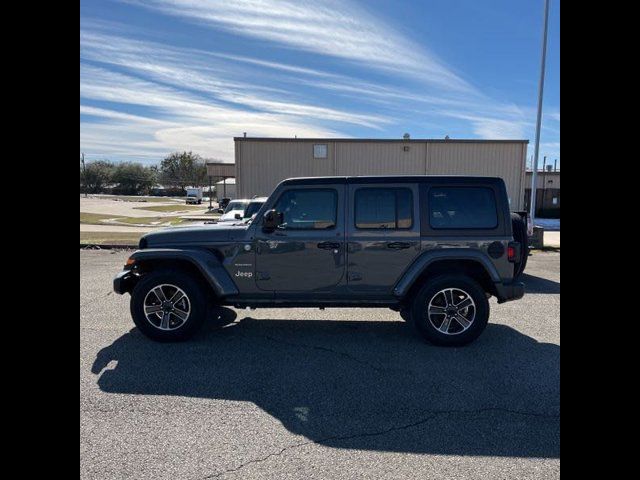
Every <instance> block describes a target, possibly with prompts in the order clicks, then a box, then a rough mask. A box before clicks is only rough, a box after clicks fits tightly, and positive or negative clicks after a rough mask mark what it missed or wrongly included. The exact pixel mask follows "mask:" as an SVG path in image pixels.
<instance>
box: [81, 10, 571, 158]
mask: <svg viewBox="0 0 640 480" xmlns="http://www.w3.org/2000/svg"><path fill="white" fill-rule="evenodd" d="M542 11H543V0H522V1H517V2H513V1H510V0H481V1H478V0H424V1H403V0H395V1H392V0H374V1H371V0H370V1H355V0H352V1H334V0H315V1H304V0H299V1H295V0H281V1H273V0H271V1H268V0H223V1H218V0H202V1H195V0H94V1H92V0H82V2H81V4H80V149H81V151H83V152H84V153H85V155H86V158H87V159H89V160H93V159H102V158H106V159H110V160H114V161H121V160H135V161H141V162H144V163H156V162H158V161H160V160H161V159H162V158H163V157H164V156H165V155H167V154H168V153H170V152H172V151H176V150H192V151H194V152H196V153H199V154H201V155H202V156H204V157H206V158H215V159H220V160H226V161H232V160H233V148H234V146H233V140H232V137H233V136H242V134H243V132H247V135H248V136H270V137H276V136H277V137H293V136H294V135H297V136H298V137H367V138H369V137H371V138H401V137H402V135H403V134H404V133H405V132H408V133H410V134H411V137H412V138H444V136H445V135H449V136H450V137H451V138H493V139H513V138H517V139H521V138H524V139H529V140H530V145H529V153H528V156H529V157H530V156H531V155H532V154H533V141H534V135H535V116H536V101H537V87H538V75H539V68H540V65H539V64H540V44H541V35H542ZM559 23H560V22H559V1H558V0H552V1H551V14H550V19H549V40H548V42H549V43H548V51H547V55H548V57H547V75H546V82H545V95H544V117H543V127H542V136H541V147H540V162H542V156H543V155H547V157H548V159H549V161H551V162H553V160H554V159H556V158H558V159H559V158H560V157H559V153H560V66H559V63H560V62H559V59H560V51H559V50H560V49H559V47H560V39H559V38H560V36H559Z"/></svg>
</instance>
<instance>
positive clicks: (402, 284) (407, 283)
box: [393, 248, 500, 298]
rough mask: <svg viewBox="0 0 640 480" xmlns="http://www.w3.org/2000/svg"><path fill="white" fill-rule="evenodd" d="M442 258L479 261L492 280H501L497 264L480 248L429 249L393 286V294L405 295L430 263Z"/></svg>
mask: <svg viewBox="0 0 640 480" xmlns="http://www.w3.org/2000/svg"><path fill="white" fill-rule="evenodd" d="M440 260H472V261H475V262H478V263H479V264H480V265H482V266H483V267H484V269H485V270H486V272H487V273H488V274H489V277H490V278H491V281H492V282H494V283H497V282H500V275H499V274H498V270H497V269H496V267H495V265H493V263H491V260H489V259H488V258H487V256H486V255H485V254H484V253H482V252H480V251H479V250H470V249H467V248H450V249H447V250H429V251H427V252H425V253H423V254H421V255H420V256H419V257H418V258H417V259H416V260H414V262H413V263H412V264H411V266H410V267H409V268H408V269H407V270H406V271H405V272H404V274H403V275H402V277H401V278H400V280H398V282H397V283H396V285H395V286H394V287H393V295H394V296H396V297H398V298H402V297H404V296H405V295H406V294H407V292H409V290H410V289H411V287H412V286H413V284H414V283H415V281H416V280H417V279H418V278H419V277H420V275H421V274H422V273H423V272H424V271H425V270H426V269H427V268H428V267H429V265H431V264H433V263H434V262H438V261H440Z"/></svg>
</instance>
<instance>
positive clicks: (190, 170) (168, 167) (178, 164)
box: [160, 152, 207, 191]
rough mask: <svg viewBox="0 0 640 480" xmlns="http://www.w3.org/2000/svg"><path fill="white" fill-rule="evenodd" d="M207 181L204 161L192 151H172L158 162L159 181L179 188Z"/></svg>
mask: <svg viewBox="0 0 640 480" xmlns="http://www.w3.org/2000/svg"><path fill="white" fill-rule="evenodd" d="M206 181H207V167H206V165H205V161H204V160H203V159H202V157H201V156H200V155H198V154H194V153H192V152H174V153H172V154H171V155H169V156H167V157H166V158H165V159H164V160H162V162H161V163H160V182H161V183H162V184H163V185H168V186H171V187H177V188H181V189H182V190H183V191H184V190H185V188H186V187H188V186H193V187H201V186H203V185H205V184H206Z"/></svg>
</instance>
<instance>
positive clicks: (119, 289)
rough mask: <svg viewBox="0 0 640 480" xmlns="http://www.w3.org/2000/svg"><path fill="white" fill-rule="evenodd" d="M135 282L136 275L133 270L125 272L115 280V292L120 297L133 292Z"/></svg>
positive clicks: (119, 274)
mask: <svg viewBox="0 0 640 480" xmlns="http://www.w3.org/2000/svg"><path fill="white" fill-rule="evenodd" d="M134 280H135V279H134V274H133V272H132V271H131V270H123V271H122V272H120V273H118V274H117V275H116V276H115V278H114V279H113V291H114V292H116V293H117V294H118V295H122V294H123V293H128V292H131V290H132V289H133V285H134Z"/></svg>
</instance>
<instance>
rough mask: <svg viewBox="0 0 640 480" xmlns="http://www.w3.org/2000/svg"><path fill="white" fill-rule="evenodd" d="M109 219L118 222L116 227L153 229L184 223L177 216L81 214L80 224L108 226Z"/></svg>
mask: <svg viewBox="0 0 640 480" xmlns="http://www.w3.org/2000/svg"><path fill="white" fill-rule="evenodd" d="M107 219H112V220H114V221H115V222H117V223H115V224H116V225H117V224H126V225H148V226H151V227H153V226H156V225H162V224H164V223H167V222H168V223H169V224H171V225H178V224H179V223H182V222H183V220H181V219H180V217H179V216H177V215H176V216H168V217H114V216H113V215H103V214H101V213H85V212H80V223H86V224H89V225H108V223H105V222H104V221H103V220H107ZM154 222H155V223H154ZM158 222H159V223H158Z"/></svg>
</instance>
